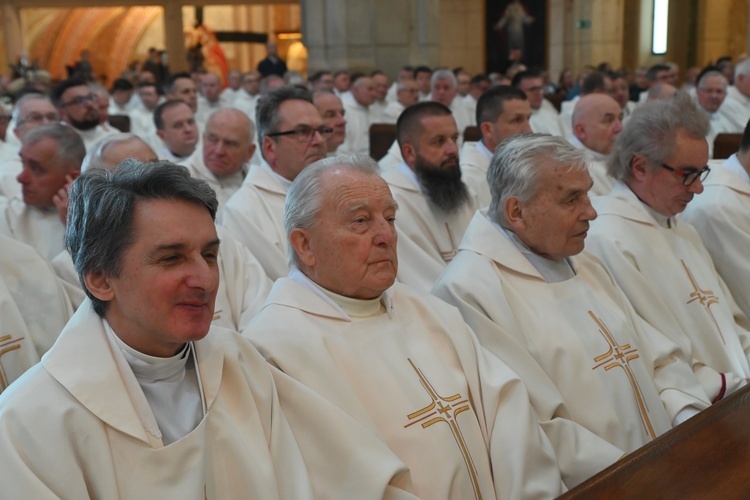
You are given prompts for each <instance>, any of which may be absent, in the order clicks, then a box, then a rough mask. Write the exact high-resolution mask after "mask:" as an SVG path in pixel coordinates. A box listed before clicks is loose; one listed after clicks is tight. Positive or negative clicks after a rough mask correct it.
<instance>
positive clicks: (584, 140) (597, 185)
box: [569, 93, 622, 196]
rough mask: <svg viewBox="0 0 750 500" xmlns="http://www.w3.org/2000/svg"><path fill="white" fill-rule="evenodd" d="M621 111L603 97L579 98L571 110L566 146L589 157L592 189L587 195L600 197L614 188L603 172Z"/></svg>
mask: <svg viewBox="0 0 750 500" xmlns="http://www.w3.org/2000/svg"><path fill="white" fill-rule="evenodd" d="M621 119H622V108H620V105H619V104H617V101H615V100H614V99H613V98H611V97H610V96H608V95H606V94H599V93H594V94H588V95H585V96H583V97H581V98H580V99H579V100H578V103H576V107H575V109H574V110H573V135H572V136H571V137H570V139H569V140H570V143H571V144H573V146H575V147H577V148H579V149H582V150H585V151H587V152H588V153H589V155H590V156H591V159H590V160H589V162H588V166H589V174H591V180H593V181H594V185H593V186H592V187H591V191H590V194H592V195H595V196H601V195H604V194H607V193H609V192H610V191H611V190H612V188H613V187H615V183H616V181H615V178H614V177H612V176H611V175H609V173H608V172H607V155H609V154H610V153H611V152H612V147H613V146H614V144H615V138H616V137H617V134H619V133H620V132H621V131H622V121H621Z"/></svg>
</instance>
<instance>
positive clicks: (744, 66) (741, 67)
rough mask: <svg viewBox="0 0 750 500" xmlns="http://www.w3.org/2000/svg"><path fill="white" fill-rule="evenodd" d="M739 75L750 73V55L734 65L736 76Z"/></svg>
mask: <svg viewBox="0 0 750 500" xmlns="http://www.w3.org/2000/svg"><path fill="white" fill-rule="evenodd" d="M739 75H750V57H747V58H745V59H743V60H742V61H740V62H738V63H737V66H735V67H734V77H735V78H737V77H738V76H739Z"/></svg>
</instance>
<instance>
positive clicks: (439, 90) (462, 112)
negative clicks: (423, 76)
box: [430, 69, 477, 143]
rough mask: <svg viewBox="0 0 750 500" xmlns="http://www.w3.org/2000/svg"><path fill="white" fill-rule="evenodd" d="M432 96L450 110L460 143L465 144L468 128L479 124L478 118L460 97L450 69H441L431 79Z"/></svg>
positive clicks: (454, 76) (456, 82) (454, 77)
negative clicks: (465, 133) (470, 112)
mask: <svg viewBox="0 0 750 500" xmlns="http://www.w3.org/2000/svg"><path fill="white" fill-rule="evenodd" d="M430 96H431V99H432V100H433V101H435V102H439V103H440V104H442V105H444V106H447V107H448V108H450V110H451V113H452V114H453V119H454V120H455V121H456V127H457V128H458V135H459V143H463V136H464V132H465V131H466V127H470V126H475V125H476V124H477V122H476V117H475V116H472V115H470V114H469V110H468V108H467V107H466V106H465V105H464V100H463V99H462V98H461V97H460V96H459V95H458V81H457V80H456V75H454V74H453V72H452V71H451V70H449V69H439V70H437V71H435V72H434V73H433V74H432V78H430Z"/></svg>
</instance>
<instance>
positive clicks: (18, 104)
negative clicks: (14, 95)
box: [11, 93, 54, 123]
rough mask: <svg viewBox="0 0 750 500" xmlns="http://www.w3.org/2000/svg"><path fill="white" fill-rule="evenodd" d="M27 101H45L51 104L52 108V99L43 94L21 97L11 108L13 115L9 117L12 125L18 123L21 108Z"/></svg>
mask: <svg viewBox="0 0 750 500" xmlns="http://www.w3.org/2000/svg"><path fill="white" fill-rule="evenodd" d="M29 101H47V102H48V103H50V104H52V106H54V104H53V103H52V99H50V98H49V97H47V96H46V95H44V94H37V93H31V94H26V95H25V96H23V97H21V98H20V99H19V100H18V101H17V102H16V104H15V106H14V107H13V114H12V115H11V116H12V119H13V123H18V121H19V120H20V119H21V108H23V106H24V105H25V104H26V103H27V102H29Z"/></svg>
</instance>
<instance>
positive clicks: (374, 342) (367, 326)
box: [243, 270, 561, 500]
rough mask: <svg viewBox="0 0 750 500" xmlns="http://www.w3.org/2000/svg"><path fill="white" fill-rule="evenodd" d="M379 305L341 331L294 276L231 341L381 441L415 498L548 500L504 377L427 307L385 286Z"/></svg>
mask: <svg viewBox="0 0 750 500" xmlns="http://www.w3.org/2000/svg"><path fill="white" fill-rule="evenodd" d="M382 304H383V306H384V312H382V313H380V314H376V315H374V316H369V317H361V318H356V319H355V320H354V321H353V320H352V318H351V317H350V316H349V315H348V314H346V313H345V312H344V310H343V309H342V308H341V307H340V306H339V305H338V304H336V303H335V302H333V301H332V300H331V299H330V297H328V296H327V295H326V294H324V293H323V292H321V291H320V290H319V289H316V286H315V285H314V284H312V283H310V282H309V280H307V278H305V277H304V276H302V275H301V273H300V272H299V271H298V270H294V271H293V272H292V274H291V275H290V278H281V279H279V280H277V281H276V283H275V284H274V287H273V289H272V290H271V294H270V296H269V298H268V302H267V303H266V306H265V307H264V308H263V310H262V311H261V312H260V313H259V314H258V315H257V316H256V317H255V318H254V319H253V321H252V322H251V323H250V326H249V327H248V329H247V330H245V332H244V333H243V335H245V336H246V337H247V338H249V339H250V340H251V341H252V342H253V343H254V344H255V345H256V346H257V347H258V349H259V350H260V351H261V353H262V354H263V355H264V356H266V357H267V359H268V361H269V362H270V363H271V364H272V365H275V366H278V367H279V368H280V369H281V370H282V371H283V372H285V373H287V374H288V375H290V376H291V377H293V378H295V379H297V380H299V381H301V382H303V383H304V384H305V385H307V386H308V387H310V388H311V389H312V390H314V391H315V392H317V393H319V394H321V395H322V396H323V397H325V398H326V399H328V400H329V401H331V402H333V403H334V404H335V405H337V406H339V407H340V408H342V409H343V410H345V411H346V412H347V413H349V414H350V415H351V416H353V417H354V418H355V419H356V420H357V421H359V422H361V423H362V424H363V425H364V426H365V427H368V428H370V429H372V430H373V431H374V432H377V433H378V434H379V435H381V436H382V438H383V439H384V441H385V442H386V443H387V444H388V446H389V447H390V448H391V450H393V452H394V453H395V454H396V455H397V456H398V457H399V458H400V459H401V460H403V461H404V463H406V465H407V466H408V467H409V469H410V470H411V477H412V482H413V484H414V487H415V493H416V494H417V495H418V496H420V497H421V498H429V499H432V500H439V499H449V498H450V499H461V500H465V499H466V500H468V499H473V498H484V499H488V498H496V497H497V498H552V497H554V496H557V495H558V494H559V493H560V492H561V481H560V474H559V470H558V467H557V463H556V461H555V458H554V452H553V451H552V449H551V446H550V444H549V442H548V441H547V439H546V437H545V436H544V434H543V433H542V432H541V430H540V428H539V425H538V424H537V422H536V417H535V415H534V414H533V410H531V407H530V405H529V402H528V395H527V393H526V390H525V389H524V386H523V383H522V382H521V381H520V380H519V379H518V378H517V376H516V375H515V373H513V372H512V371H511V370H510V369H508V367H507V366H506V365H505V364H504V363H502V362H501V361H499V360H498V359H496V358H494V357H493V356H492V355H491V354H489V353H487V352H486V351H484V350H483V349H482V348H481V346H479V344H478V342H477V340H476V337H475V336H474V334H473V333H471V331H470V330H469V329H468V327H467V326H466V324H465V323H464V322H463V320H462V319H461V317H460V315H459V314H458V312H457V311H456V310H455V309H454V308H452V307H449V306H447V305H446V304H445V303H443V302H441V301H438V300H437V299H435V298H434V297H430V296H425V295H423V294H418V293H416V292H414V291H412V290H411V289H409V288H407V287H405V286H403V285H400V284H396V285H394V286H393V287H392V288H391V289H389V290H388V291H387V292H386V293H385V295H384V297H383V303H382Z"/></svg>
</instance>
